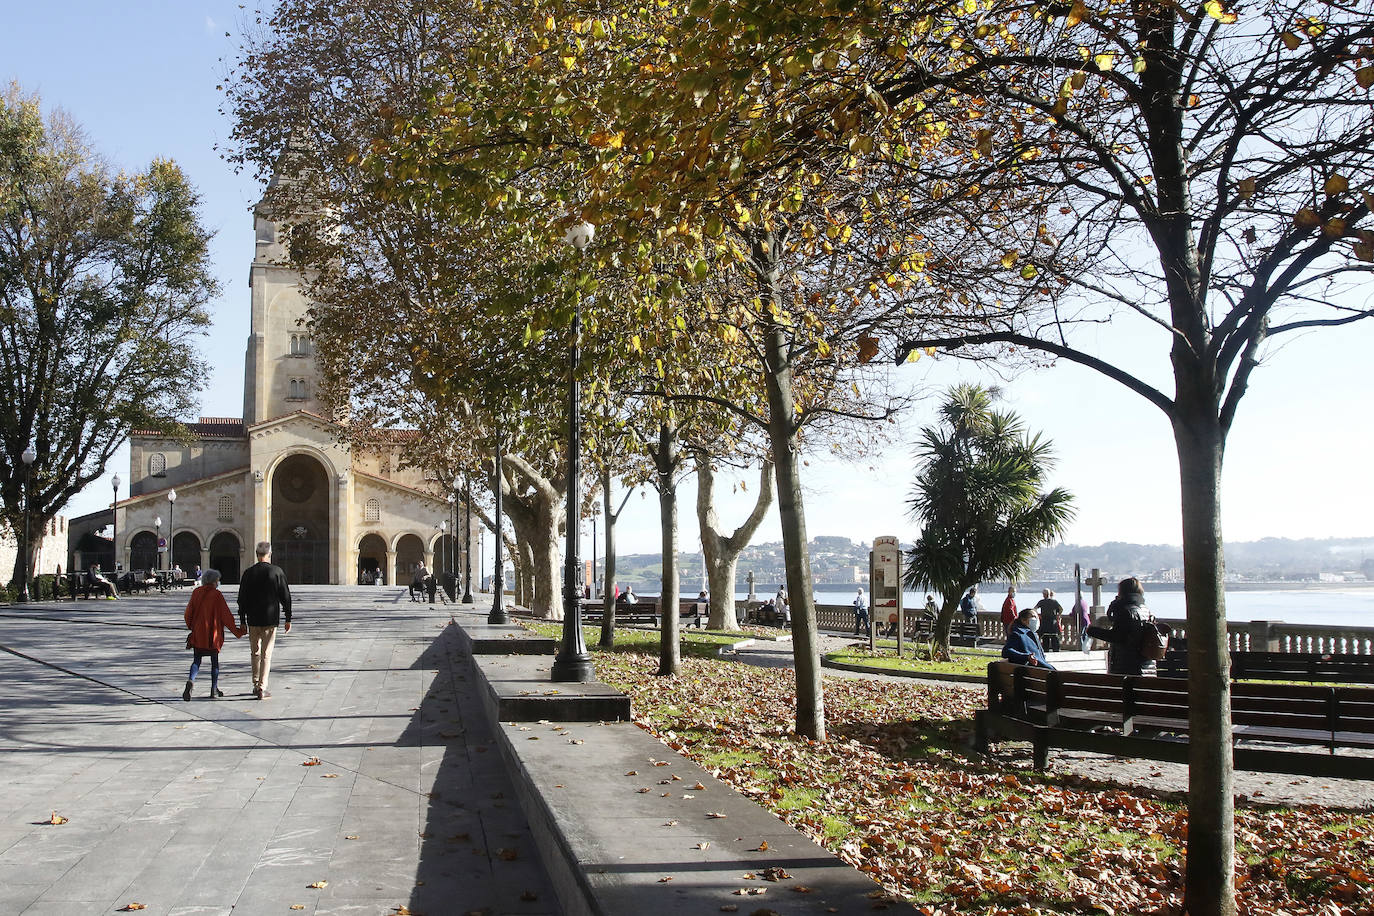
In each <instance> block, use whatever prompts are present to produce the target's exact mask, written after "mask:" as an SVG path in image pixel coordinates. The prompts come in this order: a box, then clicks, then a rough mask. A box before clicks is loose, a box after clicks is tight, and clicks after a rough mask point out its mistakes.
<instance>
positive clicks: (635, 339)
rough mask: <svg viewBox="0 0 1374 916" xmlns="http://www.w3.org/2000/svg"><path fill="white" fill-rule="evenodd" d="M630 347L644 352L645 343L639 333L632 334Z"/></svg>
mask: <svg viewBox="0 0 1374 916" xmlns="http://www.w3.org/2000/svg"><path fill="white" fill-rule="evenodd" d="M630 349H631V350H634V351H635V352H636V353H643V352H644V344H643V343H642V342H641V341H640V339H639V335H638V334H631V335H630Z"/></svg>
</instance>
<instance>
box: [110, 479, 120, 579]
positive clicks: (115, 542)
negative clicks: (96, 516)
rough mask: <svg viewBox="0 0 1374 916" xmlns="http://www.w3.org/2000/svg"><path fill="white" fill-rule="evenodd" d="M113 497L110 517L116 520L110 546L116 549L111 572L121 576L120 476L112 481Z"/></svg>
mask: <svg viewBox="0 0 1374 916" xmlns="http://www.w3.org/2000/svg"><path fill="white" fill-rule="evenodd" d="M110 490H111V495H112V496H113V497H114V499H113V500H112V501H111V502H110V515H111V516H112V517H113V519H114V525H113V528H114V534H112V535H111V536H110V546H111V547H113V548H114V557H112V558H111V560H110V570H111V571H112V572H113V573H114V574H115V576H118V575H119V475H118V474H116V475H114V479H113V480H111V481H110Z"/></svg>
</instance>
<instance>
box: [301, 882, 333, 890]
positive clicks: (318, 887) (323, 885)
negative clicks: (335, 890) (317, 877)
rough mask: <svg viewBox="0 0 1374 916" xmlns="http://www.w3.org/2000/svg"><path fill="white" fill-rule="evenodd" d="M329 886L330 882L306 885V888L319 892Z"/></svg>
mask: <svg viewBox="0 0 1374 916" xmlns="http://www.w3.org/2000/svg"><path fill="white" fill-rule="evenodd" d="M328 886H329V882H328V881H316V882H315V883H314V884H307V885H306V887H309V888H313V889H314V890H317V891H318V890H323V889H324V888H326V887H328Z"/></svg>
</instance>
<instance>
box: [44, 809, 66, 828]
mask: <svg viewBox="0 0 1374 916" xmlns="http://www.w3.org/2000/svg"><path fill="white" fill-rule="evenodd" d="M68 820H69V818H65V817H63V816H62V815H60V814H58V813H57V812H56V811H54V812H53V813H52V817H50V818H48V823H49V824H52V825H53V826H57V827H60V826H61V825H63V824H65V823H67V821H68Z"/></svg>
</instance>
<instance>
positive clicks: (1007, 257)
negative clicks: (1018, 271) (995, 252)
mask: <svg viewBox="0 0 1374 916" xmlns="http://www.w3.org/2000/svg"><path fill="white" fill-rule="evenodd" d="M1019 260H1021V252H1019V251H1008V252H1007V253H1006V254H1004V255H1002V262H1001V263H1002V266H1003V267H1005V268H1006V269H1007V270H1011V269H1012V268H1013V267H1015V266H1016V262H1017V261H1019Z"/></svg>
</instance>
